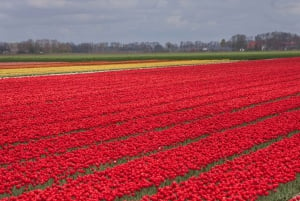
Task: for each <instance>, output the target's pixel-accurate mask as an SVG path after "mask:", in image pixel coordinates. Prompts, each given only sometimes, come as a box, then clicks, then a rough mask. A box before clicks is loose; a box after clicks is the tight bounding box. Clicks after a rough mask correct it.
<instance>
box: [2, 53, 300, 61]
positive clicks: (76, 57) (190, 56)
mask: <svg viewBox="0 0 300 201" xmlns="http://www.w3.org/2000/svg"><path fill="white" fill-rule="evenodd" d="M296 56H300V51H270V52H269V51H268V52H197V53H145V54H44V55H1V56H0V62H18V61H22V62H33V61H39V62H51V61H52V62H53V61H56V62H57V61H60V62H84V61H130V60H153V59H155V60H202V59H205V60H207V59H231V60H256V59H270V58H281V57H296Z"/></svg>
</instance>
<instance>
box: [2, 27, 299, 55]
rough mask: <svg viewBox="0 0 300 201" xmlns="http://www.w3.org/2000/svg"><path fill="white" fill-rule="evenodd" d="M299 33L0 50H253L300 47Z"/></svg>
mask: <svg viewBox="0 0 300 201" xmlns="http://www.w3.org/2000/svg"><path fill="white" fill-rule="evenodd" d="M299 49H300V36H299V35H297V34H292V33H286V32H272V33H263V34H258V35H256V36H255V37H248V36H246V35H244V34H236V35H234V36H232V37H231V38H230V39H229V40H225V39H222V40H221V41H212V42H201V41H182V42H180V43H179V44H177V43H171V42H167V43H166V44H164V45H162V44H160V43H159V42H134V43H126V44H123V43H120V42H110V43H108V42H102V43H80V44H74V43H66V42H59V41H57V40H48V39H43V40H32V39H30V40H27V41H22V42H17V43H7V42H0V54H44V53H122V52H124V53H130V52H145V53H146V52H201V51H254V50H262V51H265V50H299Z"/></svg>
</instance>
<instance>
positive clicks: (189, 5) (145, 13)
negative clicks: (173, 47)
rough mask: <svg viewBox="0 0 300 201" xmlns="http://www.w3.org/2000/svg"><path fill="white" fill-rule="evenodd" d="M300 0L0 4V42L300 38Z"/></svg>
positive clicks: (7, 0) (19, 0)
mask: <svg viewBox="0 0 300 201" xmlns="http://www.w3.org/2000/svg"><path fill="white" fill-rule="evenodd" d="M299 19H300V0H0V41H6V42H17V41H23V40H27V39H29V38H31V39H34V40H36V39H45V38H47V39H57V40H59V41H64V42H75V43H80V42H112V41H117V42H122V43H128V42H134V41H137V42H141V41H158V42H161V43H165V42H168V41H170V42H180V41H187V40H190V41H197V40H200V41H204V42H209V41H219V40H221V39H222V38H225V39H229V38H230V37H231V36H232V35H234V34H237V33H240V34H246V35H248V36H251V35H252V36H254V35H256V34H258V33H265V32H272V31H285V32H292V33H297V34H300V23H299Z"/></svg>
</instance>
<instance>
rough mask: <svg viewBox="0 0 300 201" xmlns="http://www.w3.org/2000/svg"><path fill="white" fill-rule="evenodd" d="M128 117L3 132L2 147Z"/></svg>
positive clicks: (121, 120) (119, 116) (120, 116)
mask: <svg viewBox="0 0 300 201" xmlns="http://www.w3.org/2000/svg"><path fill="white" fill-rule="evenodd" d="M292 83H293V82H292ZM295 83H297V82H296V81H295ZM287 84H288V83H287ZM283 86H284V85H283ZM283 86H282V85H280V84H279V85H278V86H277V85H275V86H272V87H273V88H276V87H283ZM260 88H262V87H261V86H260ZM248 89H250V88H248ZM295 90H296V92H297V90H298V89H297V87H296V88H295ZM243 91H244V92H246V91H247V90H240V92H238V94H241V95H242V92H243ZM286 92H287V91H286ZM290 94H291V93H290ZM220 95H221V94H220ZM230 95H231V94H228V95H227V96H229V97H230ZM287 95H289V94H287ZM279 97H280V96H279ZM200 98H201V97H200ZM215 98H216V97H214V96H211V99H207V100H206V101H213V99H215ZM221 99H222V97H221ZM163 108H164V107H163ZM126 116H127V117H128V114H127V112H125V113H124V114H123V115H122V113H119V114H115V115H114V116H111V117H109V116H105V117H100V118H98V120H97V119H96V118H95V119H92V120H90V119H84V120H82V121H81V122H80V123H78V122H77V121H76V120H74V123H73V122H72V121H70V122H64V124H63V127H62V125H61V124H52V125H51V124H50V125H46V127H45V128H44V127H43V126H37V127H36V128H35V127H31V128H30V129H27V128H23V129H19V130H18V131H17V133H16V134H14V133H12V132H10V131H9V130H8V131H6V132H5V131H4V132H1V135H2V136H3V137H2V146H3V145H4V144H7V143H13V142H22V141H20V140H19V139H22V140H23V141H24V140H25V141H26V140H27V139H26V138H24V135H25V136H27V138H29V137H30V136H34V137H35V139H38V138H37V137H38V136H40V137H43V136H49V135H53V133H62V132H68V131H70V130H72V129H70V128H72V127H73V130H80V129H88V128H90V127H94V126H93V125H95V124H96V126H99V127H100V126H105V125H106V124H109V123H110V122H111V123H118V122H123V121H127V120H130V118H126ZM131 118H132V117H131ZM98 122H101V124H99V123H98ZM51 126H52V129H51ZM74 127H75V128H74ZM45 129H47V131H46V132H45V131H44V130H45ZM19 133H21V134H20V135H18V134H19ZM22 133H23V134H22ZM5 136H9V138H7V137H5ZM29 139H30V138H29Z"/></svg>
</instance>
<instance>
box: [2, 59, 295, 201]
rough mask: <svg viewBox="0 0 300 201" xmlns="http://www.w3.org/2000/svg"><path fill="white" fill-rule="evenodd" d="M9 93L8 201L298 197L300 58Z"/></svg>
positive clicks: (69, 81)
mask: <svg viewBox="0 0 300 201" xmlns="http://www.w3.org/2000/svg"><path fill="white" fill-rule="evenodd" d="M156 62H157V61H153V63H156ZM109 65H117V64H109ZM130 65H132V64H130ZM134 65H135V64H134ZM169 65H170V64H169ZM82 66H84V65H82ZM52 67H53V66H52ZM56 67H57V68H63V67H60V66H56ZM44 68H48V66H44ZM7 69H9V70H10V69H12V68H6V70H7ZM13 69H16V68H13ZM22 69H27V70H28V69H32V68H31V67H30V64H29V66H27V67H24V68H22ZM14 76H18V75H14ZM0 93H1V95H0V122H1V124H0V200H109V201H111V200H145V201H148V200H149V201H150V200H153V201H154V200H205V201H208V200H210V201H213V200H220V201H221V200H232V201H236V200H260V201H264V200H270V201H271V200H289V199H292V197H293V196H295V195H297V194H298V193H299V192H300V185H299V184H300V146H299V144H300V58H299V57H296V58H282V59H272V60H256V61H239V62H232V63H228V62H227V63H213V64H206V65H200V64H199V63H192V65H191V64H190V63H182V65H181V66H173V67H172V68H170V67H160V68H147V69H131V70H124V71H110V72H101V73H89V74H86V73H82V74H71V75H53V76H34V77H11V78H3V79H0ZM295 199H296V198H295Z"/></svg>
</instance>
